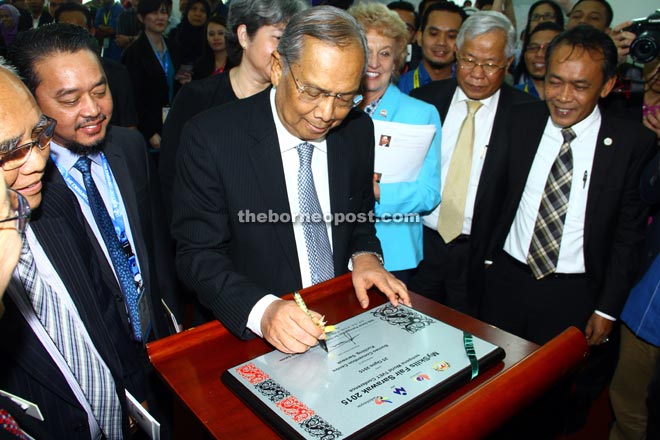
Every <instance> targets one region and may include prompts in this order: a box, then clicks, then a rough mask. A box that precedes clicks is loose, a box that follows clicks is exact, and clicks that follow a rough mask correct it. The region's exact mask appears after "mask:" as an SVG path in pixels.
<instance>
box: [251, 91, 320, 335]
mask: <svg viewBox="0 0 660 440" xmlns="http://www.w3.org/2000/svg"><path fill="white" fill-rule="evenodd" d="M270 106H271V111H272V113H273V120H274V121H275V128H276V130H277V140H278V142H279V147H280V152H281V154H282V165H283V166H284V179H285V181H286V192H287V196H288V199H289V208H290V209H291V216H292V219H293V220H296V217H297V215H298V214H300V208H299V204H298V168H299V165H300V161H299V159H298V150H297V149H296V147H297V146H298V145H299V144H301V143H303V142H305V141H303V140H301V139H299V138H297V137H295V136H294V135H292V134H291V133H289V131H288V130H287V129H286V128H285V127H284V125H282V122H281V121H280V118H279V116H278V114H277V110H276V108H275V89H274V88H273V89H272V90H271V92H270ZM308 142H309V143H310V144H312V145H314V154H313V155H312V174H313V175H314V186H315V187H316V194H317V196H318V198H319V203H320V204H321V210H322V211H323V214H324V218H326V219H327V218H328V216H329V215H330V213H331V211H330V187H329V182H328V153H327V145H326V142H325V138H323V139H318V140H316V141H308ZM278 214H279V213H278ZM292 226H293V236H294V239H295V241H296V250H297V252H298V265H299V267H300V275H301V277H302V287H309V286H311V285H312V275H311V272H310V268H309V258H308V257H307V247H306V246H305V236H304V234H303V226H302V223H301V222H300V221H293V223H292ZM326 228H327V231H328V238H329V239H330V248H331V249H332V229H331V223H326ZM276 300H279V298H278V297H277V296H275V295H266V296H264V297H263V298H261V299H260V300H259V301H258V302H257V303H256V304H255V305H254V307H253V308H252V310H251V311H250V315H249V316H248V322H247V328H249V329H250V330H252V332H254V333H255V334H257V335H259V336H260V337H263V334H262V333H261V318H262V317H263V314H264V312H265V311H266V308H267V307H268V306H269V305H270V304H271V303H272V302H273V301H276Z"/></svg>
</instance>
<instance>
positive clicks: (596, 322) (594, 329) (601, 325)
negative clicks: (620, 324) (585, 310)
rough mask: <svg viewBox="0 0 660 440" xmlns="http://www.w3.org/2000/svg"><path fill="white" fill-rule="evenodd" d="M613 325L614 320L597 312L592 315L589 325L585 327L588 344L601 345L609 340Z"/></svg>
mask: <svg viewBox="0 0 660 440" xmlns="http://www.w3.org/2000/svg"><path fill="white" fill-rule="evenodd" d="M613 326H614V321H610V320H609V319H607V318H603V317H602V316H600V315H599V314H597V313H594V314H593V315H591V318H589V321H587V327H586V328H585V329H584V336H585V337H586V338H587V344H589V345H600V344H604V343H605V342H607V341H608V336H609V335H610V332H611V331H612V327H613Z"/></svg>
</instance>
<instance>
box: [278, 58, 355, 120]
mask: <svg viewBox="0 0 660 440" xmlns="http://www.w3.org/2000/svg"><path fill="white" fill-rule="evenodd" d="M289 72H291V78H293V83H294V84H295V85H296V89H298V96H299V97H300V99H301V100H302V101H305V102H314V103H318V101H320V100H321V99H322V98H328V97H331V98H335V99H336V101H335V102H336V103H337V107H339V108H342V109H350V108H353V107H355V106H357V105H358V104H359V103H360V102H362V95H360V94H359V93H357V92H351V93H330V92H327V91H325V90H322V89H319V88H318V87H314V86H301V85H300V84H299V83H298V80H297V79H296V77H295V76H294V75H293V71H292V70H291V66H289Z"/></svg>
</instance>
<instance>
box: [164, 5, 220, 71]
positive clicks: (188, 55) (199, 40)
mask: <svg viewBox="0 0 660 440" xmlns="http://www.w3.org/2000/svg"><path fill="white" fill-rule="evenodd" d="M209 17H211V7H210V6H209V4H208V3H207V2H206V0H189V1H188V4H187V5H186V9H185V10H184V11H183V14H182V16H181V23H179V25H178V26H177V27H175V28H174V29H172V31H170V34H169V35H168V37H167V43H168V45H169V46H170V47H171V48H172V50H173V51H176V52H177V57H178V58H179V60H180V61H181V65H182V67H183V68H184V71H183V72H179V73H180V74H184V73H186V72H190V70H191V69H192V66H193V64H194V63H195V61H197V60H198V59H199V57H201V56H202V51H203V50H204V42H205V41H204V40H205V39H206V36H205V34H204V30H205V29H206V27H205V25H206V21H207V20H208V19H209ZM184 66H185V67H184ZM188 76H189V75H188Z"/></svg>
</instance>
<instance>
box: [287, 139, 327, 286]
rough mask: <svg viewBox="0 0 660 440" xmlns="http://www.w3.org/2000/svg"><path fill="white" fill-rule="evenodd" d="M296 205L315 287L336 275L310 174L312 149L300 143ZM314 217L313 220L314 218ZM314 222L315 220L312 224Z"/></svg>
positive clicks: (312, 147) (308, 144)
mask: <svg viewBox="0 0 660 440" xmlns="http://www.w3.org/2000/svg"><path fill="white" fill-rule="evenodd" d="M296 148H297V150H298V158H299V159H300V167H299V168H298V204H299V205H300V214H301V215H302V227H303V235H304V237H305V247H306V249H307V258H308V259H309V269H310V272H311V275H312V284H318V283H320V282H322V281H326V280H329V279H330V278H333V277H334V276H335V268H334V262H333V259H332V249H331V248H330V239H329V238H328V230H327V229H326V226H325V222H324V221H323V211H321V204H320V203H319V198H318V195H317V194H316V186H315V185H314V176H313V175H312V154H313V153H314V146H313V145H312V144H310V143H307V142H303V143H302V144H300V145H298V146H297V147H296ZM315 217H316V218H315ZM314 220H316V221H314Z"/></svg>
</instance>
